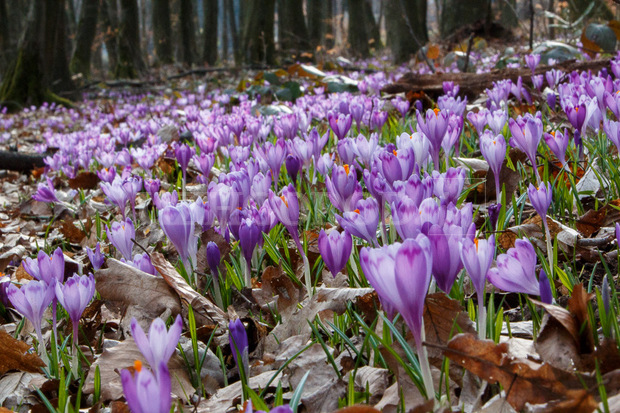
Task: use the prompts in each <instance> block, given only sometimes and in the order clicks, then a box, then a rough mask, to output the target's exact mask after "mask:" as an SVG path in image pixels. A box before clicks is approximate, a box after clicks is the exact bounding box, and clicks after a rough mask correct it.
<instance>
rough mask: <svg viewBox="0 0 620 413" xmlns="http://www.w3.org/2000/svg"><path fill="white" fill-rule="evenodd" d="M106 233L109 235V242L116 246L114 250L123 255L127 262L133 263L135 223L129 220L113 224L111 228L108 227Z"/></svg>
mask: <svg viewBox="0 0 620 413" xmlns="http://www.w3.org/2000/svg"><path fill="white" fill-rule="evenodd" d="M106 233H107V234H108V240H109V241H110V242H111V243H112V245H114V248H116V249H117V250H118V252H120V253H121V255H122V256H123V258H125V259H126V260H127V261H131V259H132V258H133V253H132V250H133V241H132V240H133V239H135V238H136V229H135V227H134V226H133V221H132V220H131V219H130V218H127V219H125V220H123V221H121V222H116V221H114V222H112V225H110V226H109V227H108V226H106Z"/></svg>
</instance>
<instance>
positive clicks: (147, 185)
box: [144, 178, 161, 198]
mask: <svg viewBox="0 0 620 413" xmlns="http://www.w3.org/2000/svg"><path fill="white" fill-rule="evenodd" d="M160 187H161V181H160V180H159V178H155V179H152V178H146V179H145V180H144V190H145V191H146V193H147V194H149V195H150V196H151V198H153V197H154V196H155V194H156V193H158V192H159V188H160Z"/></svg>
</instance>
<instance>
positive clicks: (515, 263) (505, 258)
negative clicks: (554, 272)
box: [487, 239, 540, 295]
mask: <svg viewBox="0 0 620 413" xmlns="http://www.w3.org/2000/svg"><path fill="white" fill-rule="evenodd" d="M487 279H488V280H489V282H491V284H493V285H494V286H495V287H497V288H499V289H501V290H504V291H508V292H512V293H524V294H532V295H540V284H539V282H538V280H537V279H536V251H534V247H533V246H532V244H531V243H530V242H529V241H528V240H527V239H518V240H516V241H515V246H514V248H510V249H509V250H508V251H507V253H506V254H500V255H499V256H498V257H497V268H491V269H490V270H489V272H488V273H487Z"/></svg>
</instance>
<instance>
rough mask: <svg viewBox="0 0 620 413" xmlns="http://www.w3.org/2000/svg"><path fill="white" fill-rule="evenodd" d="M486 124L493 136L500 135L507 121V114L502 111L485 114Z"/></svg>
mask: <svg viewBox="0 0 620 413" xmlns="http://www.w3.org/2000/svg"><path fill="white" fill-rule="evenodd" d="M486 115H487V124H488V125H489V128H491V130H492V131H493V133H494V134H495V135H501V133H502V130H503V129H504V126H506V120H508V114H507V113H506V111H505V110H504V109H498V110H494V111H493V112H490V111H488V112H486Z"/></svg>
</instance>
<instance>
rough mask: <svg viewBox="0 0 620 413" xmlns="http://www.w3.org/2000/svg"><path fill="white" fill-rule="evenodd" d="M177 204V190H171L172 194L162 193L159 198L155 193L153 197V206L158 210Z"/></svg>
mask: <svg viewBox="0 0 620 413" xmlns="http://www.w3.org/2000/svg"><path fill="white" fill-rule="evenodd" d="M178 203H179V194H178V193H177V190H176V189H175V190H173V191H172V192H164V193H163V194H162V195H161V197H160V196H159V193H157V192H155V194H154V196H153V205H155V208H157V209H158V210H161V209H164V208H165V207H167V206H170V205H171V206H175V205H176V204H178Z"/></svg>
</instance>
